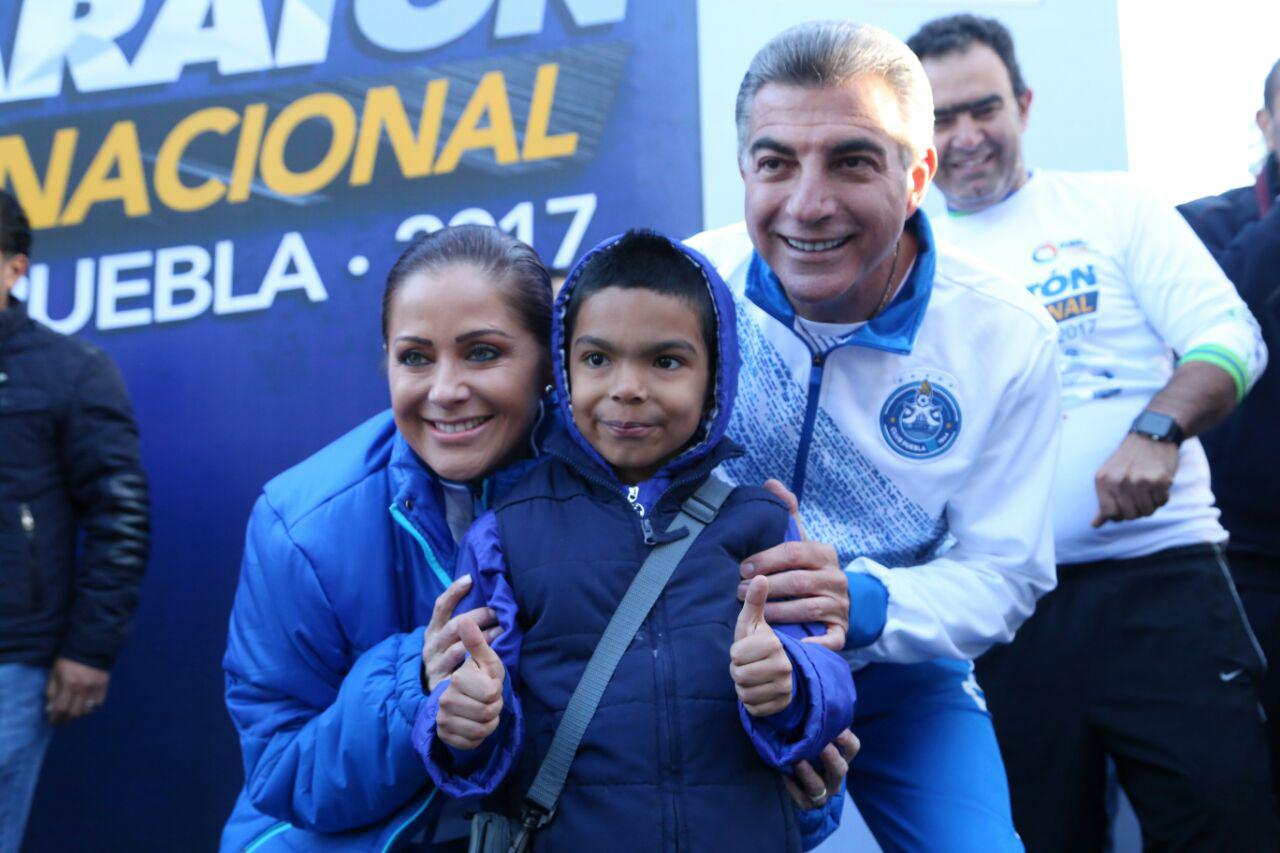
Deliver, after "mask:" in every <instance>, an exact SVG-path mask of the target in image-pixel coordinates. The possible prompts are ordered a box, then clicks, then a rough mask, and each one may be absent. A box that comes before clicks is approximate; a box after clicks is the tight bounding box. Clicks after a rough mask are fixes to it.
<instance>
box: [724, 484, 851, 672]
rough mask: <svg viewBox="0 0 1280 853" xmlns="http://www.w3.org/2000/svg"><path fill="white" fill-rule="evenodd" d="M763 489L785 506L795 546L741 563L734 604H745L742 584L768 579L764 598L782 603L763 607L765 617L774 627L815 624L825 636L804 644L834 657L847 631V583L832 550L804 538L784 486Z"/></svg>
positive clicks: (785, 545) (784, 545)
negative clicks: (793, 529)
mask: <svg viewBox="0 0 1280 853" xmlns="http://www.w3.org/2000/svg"><path fill="white" fill-rule="evenodd" d="M764 487H765V488H766V489H768V490H769V491H770V492H771V493H772V494H773V495H774V496H775V497H777V498H778V499H779V500H781V501H782V502H783V503H784V504H785V505H786V507H787V511H788V512H790V513H791V517H792V518H793V519H794V520H795V523H796V528H797V529H798V530H799V531H800V537H801V541H799V542H783V543H782V544H781V545H775V546H774V547H772V548H768V549H766V550H764V551H761V552H760V553H758V554H752V555H751V556H750V557H747V559H745V560H743V561H742V565H741V567H740V569H739V571H740V573H741V576H742V583H740V584H738V599H739V600H740V601H745V600H746V593H747V585H748V584H749V583H750V582H751V580H752V579H753V578H755V577H759V576H762V575H767V576H769V581H770V585H769V597H770V598H772V599H780V598H781V599H788V600H786V601H777V600H774V601H772V602H771V603H769V604H767V605H765V609H764V616H765V618H767V619H768V620H769V621H771V622H773V623H775V624H790V623H803V622H820V623H822V624H823V625H826V627H827V630H826V633H825V634H822V635H821V636H817V637H809V638H807V639H806V642H813V643H818V644H820V645H823V646H826V647H827V648H829V649H831V650H833V651H837V652H838V651H840V650H842V649H843V648H844V644H845V634H846V632H847V631H848V630H849V579H848V578H847V577H846V576H845V573H844V569H843V568H842V567H841V566H840V561H839V560H838V559H837V557H836V549H835V548H833V547H831V546H830V545H827V544H826V543H823V542H811V541H809V540H808V539H806V538H805V537H804V528H803V527H802V526H801V524H800V511H799V505H798V504H797V502H796V498H795V495H793V494H791V492H790V491H789V490H788V489H787V487H786V486H784V485H782V483H780V482H778V481H777V480H769V481H767V482H766V483H765V484H764Z"/></svg>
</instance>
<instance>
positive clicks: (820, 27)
mask: <svg viewBox="0 0 1280 853" xmlns="http://www.w3.org/2000/svg"><path fill="white" fill-rule="evenodd" d="M932 114H933V107H932V102H931V100H930V96H929V88H928V81H927V79H926V78H925V76H924V71H923V69H922V68H921V67H920V64H919V62H918V61H917V60H916V59H915V57H914V56H912V54H911V52H910V51H909V50H908V49H907V47H906V46H905V45H904V44H902V42H900V41H898V40H897V39H895V38H893V37H892V36H890V35H888V34H887V33H884V32H883V31H880V30H877V29H875V28H874V27H865V26H859V25H857V24H853V23H849V22H829V23H815V24H807V25H802V26H800V27H796V28H793V29H791V30H788V31H786V32H784V33H782V34H781V35H779V36H777V37H776V38H775V39H774V40H773V41H771V42H770V43H769V44H767V45H766V46H765V47H764V48H762V49H761V50H760V52H759V53H758V54H757V55H756V57H755V59H754V60H753V61H752V64H751V67H750V69H749V70H748V72H747V74H746V77H745V78H744V80H743V82H742V86H741V88H740V90H739V96H738V109H737V116H738V130H739V165H740V168H741V172H742V176H743V180H744V182H745V184H746V222H745V223H744V224H742V225H738V226H733V227H730V228H725V229H721V230H718V231H712V232H708V233H705V234H701V235H699V236H698V237H696V238H694V239H693V240H692V241H691V243H692V245H694V247H695V248H698V249H699V250H701V251H703V252H704V253H705V254H706V255H707V256H708V258H709V259H710V260H711V261H712V262H713V263H714V264H715V265H716V267H717V268H718V269H719V270H720V271H721V272H722V273H723V275H724V277H725V279H726V280H727V281H728V282H729V283H730V286H731V287H732V288H733V289H734V291H735V295H736V297H737V313H738V330H739V339H740V345H741V352H742V361H743V366H742V371H741V374H740V377H739V386H738V387H739V396H738V402H737V404H736V405H735V409H734V420H733V424H732V426H731V433H732V434H733V436H734V437H735V438H736V439H737V440H739V441H740V442H741V443H742V444H743V445H744V447H745V450H746V455H745V456H744V457H743V458H741V459H738V460H734V461H731V462H729V463H726V465H725V468H726V473H727V474H728V475H729V476H731V477H732V478H734V479H735V480H737V481H739V482H748V483H758V482H761V481H762V480H764V479H766V478H770V477H772V478H777V479H779V480H782V481H783V482H784V483H785V484H786V485H787V486H788V487H789V488H790V490H791V491H792V492H793V493H794V494H795V495H796V496H797V497H798V498H799V502H800V512H801V515H802V517H803V519H804V523H805V526H806V528H807V532H808V535H809V536H810V537H811V541H809V542H800V543H796V542H792V543H787V544H786V545H784V546H781V547H779V548H777V549H773V550H772V551H770V552H765V553H764V554H761V555H754V556H748V557H747V559H746V561H745V565H744V568H743V574H744V576H746V577H752V576H754V575H755V574H760V573H768V574H770V580H771V587H770V588H771V592H772V593H773V594H775V595H778V596H781V597H783V598H786V599H789V600H783V601H777V602H773V603H771V604H770V605H769V608H768V609H767V610H766V615H767V616H768V618H769V619H770V621H779V622H785V621H794V620H808V621H847V622H848V635H847V640H846V641H845V642H844V643H843V644H842V645H843V649H844V651H845V653H846V656H847V657H848V659H849V661H850V663H851V664H852V666H853V667H854V669H855V670H856V680H857V685H858V695H859V700H858V701H859V705H858V712H857V713H858V716H857V718H856V719H855V721H854V731H855V733H856V734H857V735H858V737H859V738H860V740H861V742H862V750H861V752H860V753H859V754H858V756H857V758H856V759H855V760H854V761H853V762H852V764H851V766H850V768H849V790H850V792H851V793H852V795H853V798H854V799H855V801H856V802H857V804H858V806H859V808H860V810H861V811H862V814H863V816H864V817H865V819H866V821H867V824H868V825H869V826H870V828H871V830H872V831H873V832H874V833H875V835H876V837H877V839H878V840H879V842H880V844H881V846H882V847H883V848H884V849H886V850H951V851H975V853H977V851H983V853H986V851H1006V850H1008V851H1012V850H1020V849H1021V845H1020V844H1019V842H1018V839H1017V836H1016V835H1015V833H1014V831H1013V825H1012V820H1011V818H1010V814H1009V800H1008V789H1007V785H1006V782H1005V775H1004V769H1003V767H1002V765H1001V761H1000V754H999V750H998V748H997V745H996V740H995V734H994V732H993V730H992V726H991V720H990V717H989V716H988V715H987V712H986V709H985V706H984V705H983V701H982V694H981V691H980V690H979V688H978V686H977V683H976V682H975V680H974V678H973V672H972V664H971V663H970V662H969V658H971V657H972V656H974V655H977V654H980V653H981V652H982V651H983V650H984V649H986V648H987V647H988V646H989V645H991V644H992V643H995V642H999V641H1004V640H1008V639H1010V638H1011V637H1012V636H1013V632H1014V631H1015V630H1016V629H1017V627H1018V625H1019V624H1020V623H1021V622H1022V621H1023V620H1024V619H1025V618H1026V617H1027V616H1028V615H1029V614H1030V613H1031V611H1032V609H1033V607H1034V605H1035V600H1036V598H1037V597H1038V596H1039V595H1041V594H1043V593H1044V592H1045V591H1047V590H1049V589H1051V588H1052V587H1053V583H1054V573H1053V550H1052V532H1051V529H1050V525H1049V516H1048V503H1049V491H1050V482H1051V479H1052V476H1053V466H1054V464H1055V460H1056V457H1057V442H1058V419H1059V406H1060V403H1059V394H1058V378H1057V367H1056V359H1057V346H1056V341H1055V336H1054V331H1055V330H1054V326H1053V323H1052V321H1050V320H1049V318H1048V317H1047V316H1046V315H1045V314H1044V311H1043V310H1042V309H1041V308H1040V306H1039V305H1038V304H1037V303H1036V302H1035V300H1034V299H1031V298H1030V297H1029V296H1028V295H1027V294H1026V293H1024V292H1022V291H1021V290H1019V289H1018V288H1016V287H1014V286H1013V285H1012V284H1009V283H1008V282H1005V281H1002V280H999V279H998V277H997V276H996V275H994V274H993V273H991V272H990V271H988V270H986V269H983V268H982V267H981V266H980V265H978V264H976V263H974V262H972V261H970V260H967V259H964V258H961V257H958V256H955V255H954V254H951V253H944V252H941V251H939V248H938V246H937V245H936V244H935V242H934V240H933V236H932V233H931V230H930V225H929V222H928V219H927V218H926V217H925V215H924V214H923V213H922V212H920V211H919V210H918V207H919V204H920V201H921V199H922V198H923V196H924V193H925V191H926V189H927V187H928V184H929V181H930V180H931V178H932V177H933V172H934V165H935V163H936V154H935V152H934V150H933V147H932V144H931V140H932ZM997 342H998V343H999V344H1000V346H999V347H997V346H994V344H995V343H997ZM782 568H786V569H802V570H804V571H786V572H777V571H776V570H778V569H782ZM828 581H830V586H827V587H824V586H823V584H824V583H827V582H828ZM828 604H829V605H831V607H832V608H834V609H838V610H839V611H840V612H839V613H838V614H836V615H837V617H838V618H837V619H835V620H833V619H832V618H831V617H832V613H831V610H830V609H828V608H827V607H826V605H828ZM828 639H829V638H828Z"/></svg>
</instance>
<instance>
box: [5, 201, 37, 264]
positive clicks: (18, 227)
mask: <svg viewBox="0 0 1280 853" xmlns="http://www.w3.org/2000/svg"><path fill="white" fill-rule="evenodd" d="M0 254H3V255H26V256H27V257H31V223H29V222H27V215H26V214H25V213H23V212H22V205H20V204H18V200H17V199H16V198H14V197H13V196H12V195H11V194H9V193H7V192H5V191H4V190H0Z"/></svg>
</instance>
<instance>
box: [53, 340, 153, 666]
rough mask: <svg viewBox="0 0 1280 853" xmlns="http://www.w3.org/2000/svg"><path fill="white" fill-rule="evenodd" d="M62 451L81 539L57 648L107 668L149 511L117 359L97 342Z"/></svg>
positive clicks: (122, 627) (144, 546) (120, 641)
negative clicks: (68, 608)
mask: <svg viewBox="0 0 1280 853" xmlns="http://www.w3.org/2000/svg"><path fill="white" fill-rule="evenodd" d="M62 453H63V465H64V470H65V471H66V472H67V476H68V480H69V485H70V490H71V496H72V500H73V502H74V503H75V509H76V514H77V516H78V518H79V524H80V533H81V541H80V553H79V557H78V559H77V561H76V571H75V579H74V582H73V593H72V598H71V614H70V619H69V621H68V627H67V634H66V636H65V638H64V639H63V642H62V645H61V647H60V649H59V651H58V655H59V656H60V657H66V658H70V659H71V660H74V661H77V662H79V663H83V664H87V665H89V666H93V667H98V668H100V669H108V668H110V666H111V664H112V663H113V662H114V661H115V658H116V655H117V654H119V652H120V649H121V647H122V646H123V645H124V642H125V640H126V639H127V638H128V636H129V633H130V631H131V629H132V625H133V614H134V610H135V609H136V608H137V606H138V587H139V586H140V585H141V584H142V575H143V572H144V570H145V569H146V565H147V557H148V555H149V554H150V550H151V517H150V502H149V498H148V493H147V477H146V474H145V472H144V471H143V470H142V460H141V454H140V452H139V448H138V427H137V424H136V423H135V422H134V419H133V411H132V409H131V408H130V406H129V397H128V394H127V393H126V391H125V387H124V382H123V380H122V379H121V378H120V373H119V371H118V370H116V366H115V365H114V364H113V363H112V361H111V359H110V358H109V357H108V356H107V354H106V353H104V352H102V351H101V350H98V349H96V348H95V349H94V350H93V352H92V354H91V356H90V358H89V360H88V363H87V364H86V365H85V366H84V367H83V369H82V370H81V373H80V375H79V376H78V377H76V380H75V386H74V389H73V394H72V399H71V402H70V405H69V410H68V413H67V419H66V423H65V425H64V428H63V435H62Z"/></svg>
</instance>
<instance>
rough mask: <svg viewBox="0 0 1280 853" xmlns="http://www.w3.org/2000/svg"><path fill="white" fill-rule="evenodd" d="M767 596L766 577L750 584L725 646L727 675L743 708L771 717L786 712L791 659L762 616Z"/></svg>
mask: <svg viewBox="0 0 1280 853" xmlns="http://www.w3.org/2000/svg"><path fill="white" fill-rule="evenodd" d="M768 597H769V579H768V578H764V577H762V578H759V579H758V580H755V581H753V582H752V583H751V586H750V588H749V589H748V590H747V594H746V599H745V601H744V602H743V605H742V611H741V612H740V613H739V614H738V624H737V625H736V626H735V627H734V631H733V645H732V646H730V647H729V675H730V676H731V677H732V678H733V684H734V688H735V689H736V690H737V692H738V698H739V699H741V700H742V705H743V707H745V708H746V709H747V713H748V714H750V715H751V716H753V717H771V716H773V715H774V714H777V713H780V712H782V711H784V710H786V708H787V706H788V705H790V704H791V698H792V693H793V690H792V666H791V658H789V657H787V652H786V649H784V648H783V647H782V641H781V640H779V639H778V635H777V634H775V633H774V632H773V629H772V628H770V627H769V621H768V619H767V618H766V617H765V615H764V610H765V600H766V599H767V598H768Z"/></svg>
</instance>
